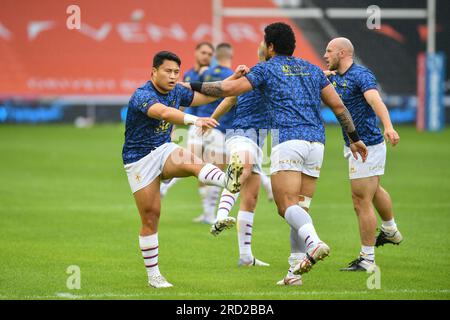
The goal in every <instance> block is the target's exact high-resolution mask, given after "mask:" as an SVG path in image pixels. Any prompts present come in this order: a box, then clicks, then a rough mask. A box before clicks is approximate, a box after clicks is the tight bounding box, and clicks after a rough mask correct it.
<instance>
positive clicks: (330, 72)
mask: <svg viewBox="0 0 450 320" xmlns="http://www.w3.org/2000/svg"><path fill="white" fill-rule="evenodd" d="M323 73H325V76H326V77H329V76H335V75H336V71H330V70H324V71H323Z"/></svg>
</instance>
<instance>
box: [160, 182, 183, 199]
mask: <svg viewBox="0 0 450 320" xmlns="http://www.w3.org/2000/svg"><path fill="white" fill-rule="evenodd" d="M179 180H180V178H173V179H172V180H170V182H169V183H161V186H160V187H159V192H160V193H161V197H164V196H165V195H166V194H167V191H169V189H170V188H171V187H172V186H173V185H174V184H175V183H177V182H178V181H179Z"/></svg>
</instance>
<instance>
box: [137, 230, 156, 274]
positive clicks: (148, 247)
mask: <svg viewBox="0 0 450 320" xmlns="http://www.w3.org/2000/svg"><path fill="white" fill-rule="evenodd" d="M139 247H140V248H141V252H142V257H143V258H144V265H145V268H146V269H147V275H148V277H149V278H150V277H152V276H156V275H159V274H161V273H160V272H159V267H158V233H155V234H152V235H149V236H139Z"/></svg>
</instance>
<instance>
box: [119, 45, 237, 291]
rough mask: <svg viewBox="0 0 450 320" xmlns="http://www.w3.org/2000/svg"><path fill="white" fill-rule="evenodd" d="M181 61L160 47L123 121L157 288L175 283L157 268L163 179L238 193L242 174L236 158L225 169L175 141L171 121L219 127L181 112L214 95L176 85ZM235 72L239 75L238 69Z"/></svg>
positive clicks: (142, 238)
mask: <svg viewBox="0 0 450 320" xmlns="http://www.w3.org/2000/svg"><path fill="white" fill-rule="evenodd" d="M180 65H181V61H180V58H179V57H178V56H177V55H175V54H174V53H171V52H168V51H161V52H159V53H157V54H156V55H155V56H154V58H153V68H152V75H151V79H150V80H149V81H148V82H147V83H145V84H144V85H143V86H141V87H140V88H138V89H137V90H136V91H135V92H134V94H133V95H132V96H131V98H130V101H129V103H128V113H127V118H126V124H125V142H124V145H123V151H122V158H123V163H124V167H125V171H126V173H127V176H128V182H129V184H130V187H131V190H132V192H133V195H134V199H135V201H136V206H137V208H138V211H139V214H140V217H141V222H142V226H141V230H140V235H139V245H140V248H141V251H142V256H143V258H144V264H145V267H146V268H147V273H148V281H149V285H150V286H152V287H155V288H162V287H171V286H172V285H171V284H170V283H169V282H167V280H166V279H165V278H164V277H163V276H162V275H161V273H160V271H159V268H158V223H159V216H160V208H161V203H160V202H161V201H160V191H159V188H160V181H161V180H166V179H172V178H174V177H187V176H196V177H197V178H198V179H199V181H201V182H202V183H204V184H206V185H216V186H219V187H225V188H227V189H228V190H230V192H238V191H239V188H240V184H239V176H240V174H241V172H242V165H241V164H240V163H239V162H238V161H237V159H233V158H232V159H231V161H230V165H229V167H228V169H227V172H226V173H224V172H222V170H220V169H219V168H217V167H216V166H215V165H213V164H209V163H206V164H205V163H203V161H202V160H201V159H196V157H195V156H194V155H193V154H192V153H191V152H189V151H187V150H185V149H183V148H180V147H179V146H178V145H176V144H174V143H172V142H171V139H170V134H171V130H172V124H179V125H181V124H191V125H195V126H197V127H199V128H214V127H216V126H217V125H218V122H217V121H216V120H214V119H211V118H200V117H196V116H193V115H189V114H185V113H183V112H181V111H180V110H178V109H179V107H180V106H198V105H203V104H207V103H209V102H211V101H214V100H215V99H216V98H211V97H207V96H205V95H203V94H199V93H198V92H192V91H191V90H189V89H186V88H185V87H183V86H182V85H180V84H177V81H178V78H179V74H180ZM237 70H238V69H237ZM233 76H234V77H238V76H240V74H239V72H238V71H236V73H235V74H234V75H233Z"/></svg>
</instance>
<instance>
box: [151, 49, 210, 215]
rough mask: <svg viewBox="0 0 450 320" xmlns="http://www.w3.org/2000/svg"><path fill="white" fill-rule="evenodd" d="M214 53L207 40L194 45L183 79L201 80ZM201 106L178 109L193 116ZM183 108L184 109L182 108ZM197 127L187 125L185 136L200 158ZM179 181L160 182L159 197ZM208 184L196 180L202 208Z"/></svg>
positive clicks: (204, 205) (193, 151) (189, 146)
mask: <svg viewBox="0 0 450 320" xmlns="http://www.w3.org/2000/svg"><path fill="white" fill-rule="evenodd" d="M213 54H214V46H213V45H212V44H211V43H209V42H200V43H198V44H197V46H196V47H195V52H194V59H195V64H194V67H192V68H191V69H189V70H188V71H186V73H185V74H184V75H183V81H188V82H189V81H201V79H202V75H203V73H204V72H205V71H206V70H207V69H208V67H209V65H210V64H211V59H212V57H213ZM200 108H202V106H198V107H187V108H185V107H181V108H180V110H182V111H184V112H185V113H187V114H192V115H194V116H198V115H197V112H198V110H199V109H200ZM183 109H184V110H183ZM197 129H198V128H197V127H196V126H194V125H191V126H189V130H188V137H187V149H188V150H189V151H190V152H191V153H192V154H194V155H195V156H197V157H198V158H200V159H203V149H202V139H201V136H200V135H198V134H195V132H196V131H197ZM178 181H179V178H175V179H172V180H170V181H168V182H166V183H161V188H160V191H161V197H164V196H165V195H166V194H167V192H168V191H169V189H170V188H171V187H172V186H173V185H175V183H177V182H178ZM207 189H208V186H206V185H204V184H202V183H201V182H200V181H199V182H198V191H199V195H200V199H201V200H202V204H203V210H205V208H207V206H208V201H207V198H206V195H207Z"/></svg>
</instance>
